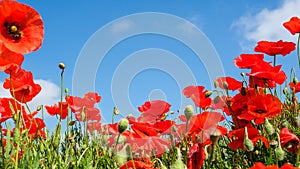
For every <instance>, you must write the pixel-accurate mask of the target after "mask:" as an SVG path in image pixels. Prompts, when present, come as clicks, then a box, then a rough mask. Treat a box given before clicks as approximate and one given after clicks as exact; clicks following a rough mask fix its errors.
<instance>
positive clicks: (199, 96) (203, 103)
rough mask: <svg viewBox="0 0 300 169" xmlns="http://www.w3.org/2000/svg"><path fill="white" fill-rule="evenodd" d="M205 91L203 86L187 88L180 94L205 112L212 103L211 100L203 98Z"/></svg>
mask: <svg viewBox="0 0 300 169" xmlns="http://www.w3.org/2000/svg"><path fill="white" fill-rule="evenodd" d="M206 92H207V90H204V87H203V86H188V87H186V88H184V89H183V91H182V93H183V95H184V96H185V97H186V98H191V99H192V100H193V102H194V104H195V105H196V106H197V107H200V108H202V109H203V110H206V109H207V108H208V107H209V106H210V105H211V103H212V100H211V98H209V97H205V93H206Z"/></svg>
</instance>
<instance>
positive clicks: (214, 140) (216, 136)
mask: <svg viewBox="0 0 300 169" xmlns="http://www.w3.org/2000/svg"><path fill="white" fill-rule="evenodd" d="M220 136H221V132H220V130H218V129H215V130H213V131H212V132H211V133H210V140H211V142H212V143H213V144H216V143H217V142H218V140H219V138H220Z"/></svg>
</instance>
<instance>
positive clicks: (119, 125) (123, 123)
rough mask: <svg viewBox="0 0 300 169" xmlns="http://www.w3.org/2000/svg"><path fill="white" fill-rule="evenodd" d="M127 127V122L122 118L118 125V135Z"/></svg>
mask: <svg viewBox="0 0 300 169" xmlns="http://www.w3.org/2000/svg"><path fill="white" fill-rule="evenodd" d="M127 127H128V120H127V119H125V118H123V119H121V120H120V122H119V124H118V131H119V133H123V132H124V131H125V130H126V129H127Z"/></svg>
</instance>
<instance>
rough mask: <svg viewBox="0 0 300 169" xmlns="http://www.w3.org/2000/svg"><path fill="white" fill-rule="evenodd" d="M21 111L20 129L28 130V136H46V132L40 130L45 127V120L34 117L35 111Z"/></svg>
mask: <svg viewBox="0 0 300 169" xmlns="http://www.w3.org/2000/svg"><path fill="white" fill-rule="evenodd" d="M22 113H23V120H24V122H23V123H22V125H23V128H22V129H21V130H28V136H29V137H31V138H35V137H37V136H38V137H41V138H46V133H45V132H44V131H43V130H42V129H43V128H45V127H46V125H45V122H44V121H43V120H42V119H41V118H35V117H34V116H35V115H36V114H37V113H38V112H37V111H35V112H32V113H30V114H27V113H26V112H25V111H23V112H22Z"/></svg>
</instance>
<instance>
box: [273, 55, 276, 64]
mask: <svg viewBox="0 0 300 169" xmlns="http://www.w3.org/2000/svg"><path fill="white" fill-rule="evenodd" d="M275 65H276V55H274V61H273V66H275Z"/></svg>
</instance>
